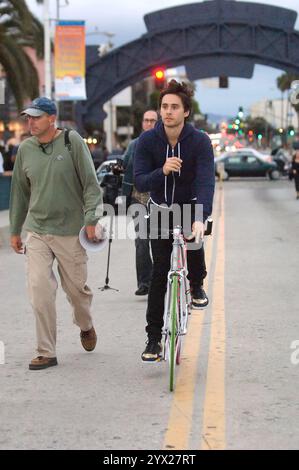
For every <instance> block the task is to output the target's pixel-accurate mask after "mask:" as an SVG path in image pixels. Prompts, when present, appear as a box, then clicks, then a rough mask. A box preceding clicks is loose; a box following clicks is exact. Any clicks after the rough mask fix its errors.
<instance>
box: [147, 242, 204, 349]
mask: <svg viewBox="0 0 299 470" xmlns="http://www.w3.org/2000/svg"><path fill="white" fill-rule="evenodd" d="M172 242H173V239H172V237H171V238H170V239H169V240H151V247H152V255H153V262H154V266H153V274H152V279H151V285H150V290H149V296H148V306H147V312H146V320H147V327H146V332H147V334H148V336H149V337H151V338H155V339H157V340H160V339H161V330H162V327H163V315H164V297H165V294H166V288H167V274H168V271H169V268H170V258H171V252H172ZM187 265H188V272H189V273H188V279H189V281H190V283H191V284H200V285H201V284H202V283H203V280H204V278H205V277H206V275H207V271H206V264H205V254H204V248H203V247H202V248H200V249H199V250H190V251H189V250H187Z"/></svg>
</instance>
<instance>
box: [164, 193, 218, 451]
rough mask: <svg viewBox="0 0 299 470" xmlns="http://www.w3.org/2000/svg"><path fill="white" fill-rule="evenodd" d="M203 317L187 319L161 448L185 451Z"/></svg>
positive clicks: (209, 247) (196, 315)
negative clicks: (186, 330)
mask: <svg viewBox="0 0 299 470" xmlns="http://www.w3.org/2000/svg"><path fill="white" fill-rule="evenodd" d="M219 197H220V195H219V193H217V197H216V201H215V202H216V203H215V213H218V212H217V207H218V205H219ZM217 225H218V224H217ZM215 238H216V237H212V238H209V239H208V241H207V242H205V248H206V264H207V266H208V271H209V270H210V268H211V260H212V252H213V249H214V239H215ZM205 287H206V289H207V290H208V287H209V286H208V282H206V283H205ZM204 318H205V310H193V311H192V315H191V316H190V319H189V324H188V332H187V335H186V337H185V339H184V342H183V354H182V363H181V365H180V366H179V367H178V368H177V379H176V385H175V391H174V396H173V400H172V404H171V409H170V414H169V420H168V428H167V431H166V434H165V438H164V444H163V449H181V450H185V449H186V450H188V443H189V437H190V433H191V430H192V420H193V402H194V395H195V387H196V379H197V375H198V358H199V351H200V344H201V336H202V325H203V321H204Z"/></svg>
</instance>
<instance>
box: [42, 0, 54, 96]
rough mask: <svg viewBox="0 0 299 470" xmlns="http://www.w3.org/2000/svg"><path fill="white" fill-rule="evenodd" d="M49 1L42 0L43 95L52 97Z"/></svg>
mask: <svg viewBox="0 0 299 470" xmlns="http://www.w3.org/2000/svg"><path fill="white" fill-rule="evenodd" d="M49 7H50V1H49V0H44V55H45V96H46V97H47V98H51V97H52V76H51V33H50V10H49Z"/></svg>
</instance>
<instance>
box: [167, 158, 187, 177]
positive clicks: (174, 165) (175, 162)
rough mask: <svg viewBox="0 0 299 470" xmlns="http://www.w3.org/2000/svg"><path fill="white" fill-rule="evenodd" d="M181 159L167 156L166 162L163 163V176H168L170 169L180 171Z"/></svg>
mask: <svg viewBox="0 0 299 470" xmlns="http://www.w3.org/2000/svg"><path fill="white" fill-rule="evenodd" d="M182 163H183V160H181V159H180V158H178V157H170V158H167V160H166V162H165V163H164V165H163V173H164V175H165V176H168V175H169V174H170V173H171V172H172V171H180V169H181V168H182Z"/></svg>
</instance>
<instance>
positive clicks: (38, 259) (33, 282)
mask: <svg viewBox="0 0 299 470" xmlns="http://www.w3.org/2000/svg"><path fill="white" fill-rule="evenodd" d="M26 256H27V287H28V292H29V299H30V302H31V305H32V307H33V310H34V314H35V318H36V335H37V354H38V355H39V356H46V357H56V307H55V300H56V291H57V287H58V284H57V280H56V277H55V275H54V272H53V263H54V260H55V259H56V260H57V263H58V272H59V276H60V279H61V285H62V288H63V290H64V291H65V293H66V295H67V299H68V301H69V303H70V304H71V306H72V308H73V321H74V323H75V324H76V325H78V326H79V328H80V329H81V330H83V331H87V330H89V329H90V328H91V327H92V318H91V313H90V306H91V301H92V297H93V295H92V292H91V290H90V289H89V287H88V286H87V285H86V280H87V255H86V252H85V250H84V249H83V248H82V247H81V245H80V243H79V239H78V237H77V236H67V237H60V236H56V235H38V234H37V233H31V232H29V233H28V236H27V239H26Z"/></svg>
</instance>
